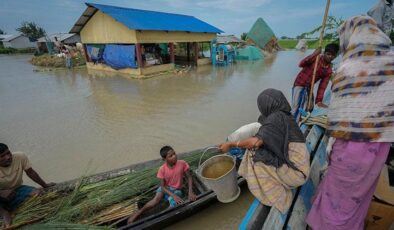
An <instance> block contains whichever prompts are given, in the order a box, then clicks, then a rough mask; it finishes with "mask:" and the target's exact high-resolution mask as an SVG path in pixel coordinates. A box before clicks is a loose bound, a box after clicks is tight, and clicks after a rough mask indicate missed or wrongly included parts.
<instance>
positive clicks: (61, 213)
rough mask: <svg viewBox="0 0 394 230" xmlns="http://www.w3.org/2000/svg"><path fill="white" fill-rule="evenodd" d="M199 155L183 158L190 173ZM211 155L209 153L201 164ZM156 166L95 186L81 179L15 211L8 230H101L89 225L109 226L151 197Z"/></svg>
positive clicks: (198, 152)
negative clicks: (68, 188)
mask: <svg viewBox="0 0 394 230" xmlns="http://www.w3.org/2000/svg"><path fill="white" fill-rule="evenodd" d="M201 153H202V151H195V152H194V153H193V154H191V155H189V156H187V157H185V158H184V160H185V161H187V162H188V163H189V164H190V167H191V169H192V170H195V169H196V168H197V167H198V163H199V160H200V156H201ZM215 154H216V153H215V152H209V153H207V154H205V155H204V158H203V160H206V159H208V158H209V157H211V156H213V155H215ZM159 166H160V165H157V166H155V167H152V168H149V169H145V170H141V171H138V172H131V173H129V174H126V175H123V176H119V177H115V178H112V179H108V180H103V181H100V182H96V183H88V182H87V181H88V180H87V178H81V179H80V180H79V181H78V182H77V183H76V185H75V187H74V189H73V190H72V191H71V192H65V191H52V192H47V193H44V194H43V195H40V196H35V197H32V198H30V199H29V200H27V201H26V202H25V203H23V205H22V206H21V207H19V208H18V209H17V210H16V211H15V214H14V218H13V222H12V226H11V227H13V228H17V227H21V226H25V225H29V224H32V223H40V224H38V225H32V226H29V227H32V229H59V228H61V227H59V228H55V227H57V226H63V227H66V226H67V229H102V228H92V227H91V225H109V224H111V222H113V221H115V220H117V219H120V218H123V217H126V216H129V215H131V214H132V213H133V212H134V211H136V210H137V209H138V208H137V202H138V201H139V200H141V199H149V198H151V197H152V196H153V195H154V191H155V190H154V187H155V186H156V185H158V182H159V181H158V179H157V178H156V173H157V170H158V168H159ZM59 223H61V224H59ZM71 223H74V224H71ZM75 223H78V225H75ZM58 224H59V225H58ZM85 224H87V225H85ZM69 227H70V228H69ZM29 229H30V228H29ZM63 229H64V228H63ZM104 229H105V228H104Z"/></svg>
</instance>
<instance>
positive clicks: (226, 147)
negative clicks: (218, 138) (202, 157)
mask: <svg viewBox="0 0 394 230" xmlns="http://www.w3.org/2000/svg"><path fill="white" fill-rule="evenodd" d="M230 148H231V142H225V143H222V144H220V145H219V149H220V151H221V152H222V153H227V152H228V151H229V150H230Z"/></svg>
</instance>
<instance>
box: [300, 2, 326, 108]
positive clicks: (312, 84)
mask: <svg viewBox="0 0 394 230" xmlns="http://www.w3.org/2000/svg"><path fill="white" fill-rule="evenodd" d="M329 8H330V0H327V4H326V11H325V12H324V18H323V22H322V28H321V31H320V40H319V46H318V48H319V49H320V50H321V47H322V44H323V35H324V29H325V28H326V21H327V15H328V9H329ZM319 61H320V55H318V56H317V57H316V60H315V66H314V68H313V75H312V82H311V88H310V92H309V97H308V106H307V107H306V108H307V111H308V112H310V111H311V110H312V107H313V106H312V105H313V104H312V103H313V98H312V95H313V88H314V87H315V78H316V71H317V64H318V63H319Z"/></svg>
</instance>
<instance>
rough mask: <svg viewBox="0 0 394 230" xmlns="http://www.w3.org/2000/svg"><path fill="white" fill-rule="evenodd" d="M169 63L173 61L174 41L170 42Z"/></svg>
mask: <svg viewBox="0 0 394 230" xmlns="http://www.w3.org/2000/svg"><path fill="white" fill-rule="evenodd" d="M169 45H170V63H175V53H174V43H173V42H170V44H169Z"/></svg>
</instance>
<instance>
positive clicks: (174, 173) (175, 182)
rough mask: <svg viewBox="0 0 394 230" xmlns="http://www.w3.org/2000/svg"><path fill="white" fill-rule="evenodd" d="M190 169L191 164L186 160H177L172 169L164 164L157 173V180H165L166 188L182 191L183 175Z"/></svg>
mask: <svg viewBox="0 0 394 230" xmlns="http://www.w3.org/2000/svg"><path fill="white" fill-rule="evenodd" d="M189 168H190V167H189V164H188V163H187V162H186V161H184V160H177V161H176V163H175V165H174V166H173V167H172V168H170V167H169V166H168V165H167V163H164V164H163V165H162V166H161V167H160V169H159V171H158V172H157V178H159V179H164V184H165V186H170V187H172V188H175V189H180V188H181V187H182V179H183V175H184V174H185V172H186V171H187V170H189Z"/></svg>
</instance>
